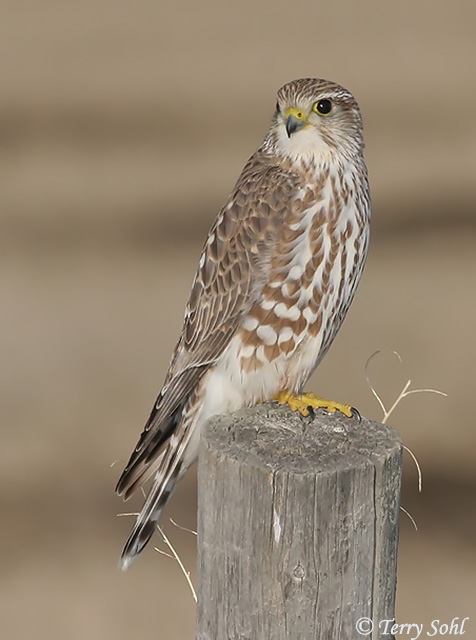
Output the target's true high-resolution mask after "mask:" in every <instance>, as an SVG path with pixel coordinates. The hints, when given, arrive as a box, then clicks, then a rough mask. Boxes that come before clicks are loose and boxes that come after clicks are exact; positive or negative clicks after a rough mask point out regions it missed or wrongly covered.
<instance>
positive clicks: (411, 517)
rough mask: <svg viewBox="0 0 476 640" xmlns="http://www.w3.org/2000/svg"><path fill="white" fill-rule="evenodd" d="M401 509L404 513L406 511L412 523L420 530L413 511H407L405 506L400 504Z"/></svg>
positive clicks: (416, 529)
mask: <svg viewBox="0 0 476 640" xmlns="http://www.w3.org/2000/svg"><path fill="white" fill-rule="evenodd" d="M400 509H401V511H403V513H405V514H406V515H407V516H408V517H409V518H410V522H411V523H412V525H413V526H414V527H415V531H418V527H417V523H416V522H415V519H414V518H413V516H412V515H411V513H410V512H409V511H407V510H406V509H405V507H402V506H401V505H400Z"/></svg>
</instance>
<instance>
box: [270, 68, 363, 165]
mask: <svg viewBox="0 0 476 640" xmlns="http://www.w3.org/2000/svg"><path fill="white" fill-rule="evenodd" d="M277 98H278V100H277V103H276V111H275V114H274V116H273V120H272V123H271V128H270V131H269V133H268V136H267V137H266V140H265V144H266V143H268V145H269V146H271V147H272V149H273V152H275V153H278V154H279V155H283V156H285V157H288V158H291V159H293V160H304V161H312V160H314V161H315V162H317V163H319V164H320V163H322V162H326V161H332V160H333V159H335V158H336V157H338V156H344V157H345V156H347V157H354V158H355V156H356V155H357V156H358V155H360V154H361V153H362V149H363V146H364V142H363V136H362V117H361V115H360V110H359V106H358V104H357V102H356V100H355V98H354V97H353V95H352V94H351V93H349V91H347V90H346V89H344V88H343V87H341V86H339V85H337V84H335V83H334V82H329V81H328V80H320V79H317V78H303V79H301V80H294V81H293V82H289V83H288V84H285V85H284V86H283V87H281V89H280V90H279V91H278V96H277Z"/></svg>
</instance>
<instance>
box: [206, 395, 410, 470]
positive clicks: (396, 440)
mask: <svg viewBox="0 0 476 640" xmlns="http://www.w3.org/2000/svg"><path fill="white" fill-rule="evenodd" d="M204 439H205V440H206V441H208V442H213V447H214V449H215V450H217V451H220V450H222V451H223V452H225V451H226V453H227V455H231V456H234V455H236V456H237V457H240V458H241V456H242V455H243V452H244V451H245V452H246V463H247V464H253V462H255V463H256V465H258V466H260V467H261V466H262V465H263V464H265V465H266V466H267V467H269V468H270V470H273V471H276V470H278V469H279V468H282V467H285V468H286V469H287V470H288V471H289V470H292V471H294V472H296V471H301V472H306V471H310V472H312V473H315V472H316V470H319V472H324V473H325V472H326V471H330V472H335V471H338V470H343V469H347V468H355V467H358V466H360V465H361V464H368V463H369V461H371V460H372V459H375V457H377V458H379V457H381V456H382V457H385V458H386V457H387V456H388V455H389V452H391V451H392V450H394V451H397V450H398V451H399V450H400V449H401V446H402V444H401V440H400V436H399V435H398V433H397V432H396V431H395V430H394V429H392V428H391V427H389V426H387V425H383V424H380V423H379V422H374V421H373V420H369V419H367V418H362V419H361V420H359V419H358V418H348V417H346V416H344V415H342V414H340V413H334V414H328V413H326V412H323V411H318V412H316V414H315V416H309V417H303V416H302V415H301V414H299V413H298V412H291V411H290V410H289V408H288V407H287V406H279V405H275V404H271V403H266V404H260V405H258V406H256V407H254V408H253V410H249V409H244V410H242V411H239V412H237V413H235V414H233V415H230V416H220V417H216V418H212V419H211V421H210V422H209V423H208V425H207V428H206V432H205V434H204Z"/></svg>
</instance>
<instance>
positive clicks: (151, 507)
mask: <svg viewBox="0 0 476 640" xmlns="http://www.w3.org/2000/svg"><path fill="white" fill-rule="evenodd" d="M181 466H182V465H181V464H180V463H178V464H176V465H174V467H173V468H172V469H171V470H170V472H169V473H168V474H167V476H169V477H168V479H167V477H165V478H164V476H163V475H162V474H160V473H158V474H157V476H158V477H157V476H156V480H155V481H154V484H153V485H152V488H151V490H150V492H149V494H148V496H147V500H146V501H145V504H144V506H143V507H142V511H141V512H140V514H139V515H138V516H137V520H136V523H135V525H134V528H133V529H132V531H131V533H130V535H129V537H128V538H127V541H126V543H125V545H124V548H123V550H122V554H121V559H120V560H119V567H120V568H121V569H122V570H123V571H126V570H127V569H128V568H129V567H130V565H131V564H132V563H133V561H134V560H135V558H136V556H138V555H139V553H140V552H141V551H142V550H143V549H144V547H145V546H146V545H147V543H148V542H149V540H150V538H151V537H152V534H153V533H154V531H155V528H156V526H157V524H158V522H159V520H160V516H161V514H162V510H163V508H164V507H165V505H166V503H167V501H168V499H169V498H170V496H171V495H172V493H173V491H174V489H175V487H176V485H177V483H178V481H179V479H180V477H181V475H182V474H181V473H180V469H181Z"/></svg>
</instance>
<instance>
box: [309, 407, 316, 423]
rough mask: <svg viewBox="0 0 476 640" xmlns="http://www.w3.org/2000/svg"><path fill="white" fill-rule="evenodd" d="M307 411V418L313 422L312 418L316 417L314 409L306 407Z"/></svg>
mask: <svg viewBox="0 0 476 640" xmlns="http://www.w3.org/2000/svg"><path fill="white" fill-rule="evenodd" d="M307 410H308V411H309V417H310V418H311V420H314V418H315V417H316V412H315V411H314V407H311V405H309V406H308V407H307Z"/></svg>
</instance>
